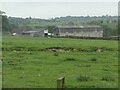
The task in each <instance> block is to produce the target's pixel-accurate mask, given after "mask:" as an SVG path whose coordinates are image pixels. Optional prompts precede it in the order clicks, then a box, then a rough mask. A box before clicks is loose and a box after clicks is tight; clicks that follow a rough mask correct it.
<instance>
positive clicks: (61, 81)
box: [57, 77, 65, 90]
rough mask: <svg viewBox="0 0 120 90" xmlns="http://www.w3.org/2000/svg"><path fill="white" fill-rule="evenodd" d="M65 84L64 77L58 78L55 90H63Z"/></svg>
mask: <svg viewBox="0 0 120 90" xmlns="http://www.w3.org/2000/svg"><path fill="white" fill-rule="evenodd" d="M64 84H65V77H61V78H58V80H57V90H63V89H64Z"/></svg>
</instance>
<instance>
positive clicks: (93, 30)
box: [54, 25, 103, 37]
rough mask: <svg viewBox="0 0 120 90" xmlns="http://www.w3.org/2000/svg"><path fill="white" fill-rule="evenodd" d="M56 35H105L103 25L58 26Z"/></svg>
mask: <svg viewBox="0 0 120 90" xmlns="http://www.w3.org/2000/svg"><path fill="white" fill-rule="evenodd" d="M54 35H55V36H61V37H62V36H63V37H64V36H73V37H103V29H102V27H101V26H97V25H89V26H57V27H56V30H55V33H54Z"/></svg>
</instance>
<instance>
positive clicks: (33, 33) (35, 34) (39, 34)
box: [22, 30, 44, 37]
mask: <svg viewBox="0 0 120 90" xmlns="http://www.w3.org/2000/svg"><path fill="white" fill-rule="evenodd" d="M22 35H24V36H31V37H44V30H41V31H25V32H22Z"/></svg>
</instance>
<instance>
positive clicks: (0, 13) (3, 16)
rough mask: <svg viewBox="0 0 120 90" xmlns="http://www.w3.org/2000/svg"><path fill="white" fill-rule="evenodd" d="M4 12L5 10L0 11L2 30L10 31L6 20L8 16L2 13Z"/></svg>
mask: <svg viewBox="0 0 120 90" xmlns="http://www.w3.org/2000/svg"><path fill="white" fill-rule="evenodd" d="M3 14H5V12H3V11H0V17H1V18H2V19H1V22H2V31H3V32H4V31H10V24H9V22H8V18H7V16H6V15H3Z"/></svg>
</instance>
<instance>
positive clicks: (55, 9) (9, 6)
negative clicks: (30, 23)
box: [0, 0, 118, 19]
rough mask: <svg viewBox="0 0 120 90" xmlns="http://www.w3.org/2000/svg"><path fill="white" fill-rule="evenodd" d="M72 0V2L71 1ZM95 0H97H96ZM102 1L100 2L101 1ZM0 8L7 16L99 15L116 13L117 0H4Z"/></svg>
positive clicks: (0, 3)
mask: <svg viewBox="0 0 120 90" xmlns="http://www.w3.org/2000/svg"><path fill="white" fill-rule="evenodd" d="M73 1H74V2H73ZM96 1H97V0H96ZM101 1H102V2H101ZM0 10H2V11H5V12H6V14H7V15H8V16H15V17H33V18H45V19H47V18H53V17H61V16H87V15H90V16H101V15H106V14H108V15H112V16H113V15H118V0H98V1H97V2H95V0H91V1H90V0H89V2H88V1H87V0H84V2H83V0H79V1H78V0H64V1H63V0H61V1H60V0H59V1H58V0H56V1H55V0H49V2H48V1H47V0H44V2H43V0H39V2H38V0H34V2H33V1H32V0H29V2H28V1H27V0H24V2H23V0H21V1H19V0H18V1H17V2H15V0H11V2H10V0H9V2H8V1H7V0H4V2H3V1H2V2H0Z"/></svg>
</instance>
